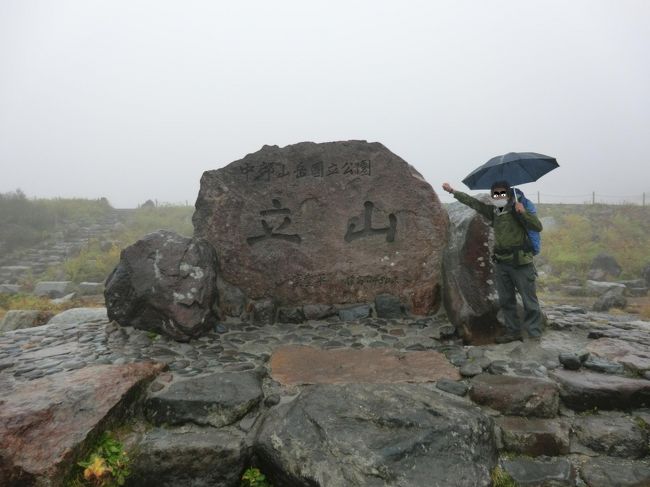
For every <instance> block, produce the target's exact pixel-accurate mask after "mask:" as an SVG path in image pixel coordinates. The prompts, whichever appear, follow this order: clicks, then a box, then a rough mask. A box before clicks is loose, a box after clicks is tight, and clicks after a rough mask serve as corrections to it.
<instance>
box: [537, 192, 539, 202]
mask: <svg viewBox="0 0 650 487" xmlns="http://www.w3.org/2000/svg"><path fill="white" fill-rule="evenodd" d="M537 204H538V205H539V191H538V192H537Z"/></svg>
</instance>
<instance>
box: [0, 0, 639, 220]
mask: <svg viewBox="0 0 650 487" xmlns="http://www.w3.org/2000/svg"><path fill="white" fill-rule="evenodd" d="M649 136H650V2H648V1H646V0H638V1H631V0H611V1H598V0H571V1H566V0H557V1H541V0H540V1H532V0H531V1H521V0H501V1H494V0H490V1H483V0H476V1H462V0H448V1H431V0H429V1H397V0H395V1H378V0H368V1H357V0H347V1H338V0H329V1H305V0H297V1H283V0H273V1H268V0H266V1H234V0H231V1H227V2H226V1H219V0H214V1H207V0H206V1H191V0H188V1H180V0H179V1H163V0H151V1H137V0H130V1H116V0H113V1H110V2H108V1H92V0H77V1H61V0H46V1H30V0H0V192H7V191H12V190H15V189H16V188H21V189H22V190H23V191H25V192H26V193H27V194H28V196H32V197H55V196H63V197H72V196H78V197H88V198H98V197H102V196H104V197H107V198H108V199H109V200H110V202H111V203H112V204H113V206H115V207H118V208H122V207H134V206H136V205H137V204H139V203H142V202H144V201H145V200H147V199H149V198H151V199H158V200H159V201H167V202H183V203H184V202H185V201H188V202H189V204H193V203H194V201H195V199H196V195H197V193H198V189H199V180H200V177H201V174H202V173H203V171H205V170H208V169H215V168H219V167H222V166H224V165H226V164H228V163H229V162H232V161H234V160H237V159H240V158H242V157H243V156H245V155H246V154H248V153H251V152H255V151H257V150H259V149H260V148H261V147H262V145H264V144H270V145H279V146H284V145H287V144H293V143H297V142H302V141H314V142H327V141H334V140H348V139H364V140H368V141H373V142H374V141H377V142H381V143H383V144H384V145H386V146H387V147H388V148H389V149H390V150H392V151H393V152H395V153H396V154H397V155H399V156H400V157H402V158H404V159H405V160H407V161H408V162H409V163H411V164H412V165H414V166H415V167H416V168H417V169H418V170H419V171H420V172H421V173H422V174H423V175H424V177H425V178H426V179H427V181H429V183H431V185H432V186H433V187H434V189H435V190H436V192H437V193H438V194H439V195H440V196H441V198H442V199H443V201H449V197H448V196H447V195H445V194H444V193H443V192H442V191H441V189H440V186H441V184H442V183H443V182H444V181H449V182H450V183H451V184H452V186H455V187H457V189H463V190H465V189H466V188H465V187H464V186H463V185H462V183H461V182H460V181H461V180H462V178H463V177H464V176H466V175H467V174H468V173H469V172H470V171H471V170H473V169H474V168H475V167H476V166H478V165H480V164H482V163H483V162H485V161H487V160H488V159H490V158H491V157H493V156H495V155H498V154H503V153H506V152H510V151H531V152H541V153H544V154H548V155H552V156H555V157H556V158H557V159H558V162H559V163H560V168H559V169H557V170H555V171H554V172H553V173H550V174H549V175H547V176H546V177H544V178H543V179H542V180H540V181H539V182H537V183H532V184H529V185H525V186H522V188H521V189H523V190H524V191H525V192H526V193H528V194H529V195H535V194H536V192H537V191H540V192H541V194H542V201H544V200H545V196H544V195H573V196H572V198H569V197H565V198H563V200H564V201H565V202H576V203H577V202H582V201H585V200H587V199H590V198H591V196H590V193H591V192H592V191H596V193H597V194H602V195H611V196H619V195H620V196H628V195H629V197H630V198H632V197H635V195H639V196H638V197H637V200H638V201H640V194H641V193H642V192H644V191H645V192H647V193H648V201H650V158H649V157H648V150H647V149H648V145H649V142H648V141H649V140H650V137H649ZM548 199H550V198H547V200H548ZM556 199H557V198H556Z"/></svg>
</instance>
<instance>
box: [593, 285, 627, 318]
mask: <svg viewBox="0 0 650 487" xmlns="http://www.w3.org/2000/svg"><path fill="white" fill-rule="evenodd" d="M624 291H625V288H624V287H623V288H622V289H621V288H616V289H610V290H609V291H607V292H606V293H605V294H603V295H602V296H600V297H599V298H598V299H597V300H596V302H595V303H594V306H593V309H594V311H601V312H604V311H609V310H610V309H611V308H619V309H624V308H625V306H627V299H626V298H625V296H623V292H624Z"/></svg>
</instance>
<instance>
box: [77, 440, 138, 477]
mask: <svg viewBox="0 0 650 487" xmlns="http://www.w3.org/2000/svg"><path fill="white" fill-rule="evenodd" d="M129 464H130V459H129V456H128V455H127V453H126V451H124V446H123V445H122V443H120V442H119V441H117V440H115V439H114V438H113V437H112V436H111V435H109V434H107V433H104V434H103V435H102V436H101V438H100V439H99V442H98V444H97V447H96V448H95V449H94V450H93V452H92V453H91V454H90V455H89V456H88V458H87V459H86V460H84V461H82V462H79V463H78V465H79V467H81V468H82V469H83V471H82V472H81V473H80V475H78V476H77V477H76V478H75V479H74V480H73V482H72V483H71V484H70V485H85V486H93V487H116V486H120V485H124V483H125V482H126V478H127V477H128V476H129V474H130V473H131V472H130V470H129Z"/></svg>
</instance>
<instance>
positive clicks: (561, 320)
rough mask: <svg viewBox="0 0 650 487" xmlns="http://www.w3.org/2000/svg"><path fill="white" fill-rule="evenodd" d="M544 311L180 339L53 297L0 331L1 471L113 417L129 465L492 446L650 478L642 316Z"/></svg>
mask: <svg viewBox="0 0 650 487" xmlns="http://www.w3.org/2000/svg"><path fill="white" fill-rule="evenodd" d="M545 311H546V313H547V315H548V318H549V323H548V328H547V330H546V332H545V333H544V336H543V338H542V340H541V341H540V342H534V341H524V342H514V343H509V344H505V345H482V346H463V344H462V342H461V341H460V340H459V339H458V338H457V335H456V330H455V328H454V327H453V326H452V325H450V324H449V323H448V322H447V321H445V320H444V319H436V318H419V319H381V318H373V317H368V318H364V319H360V320H354V321H348V322H343V321H341V320H340V318H339V317H338V316H334V317H332V318H330V319H328V320H323V321H308V322H305V323H302V324H298V325H297V324H292V323H276V324H273V325H259V324H254V323H250V322H241V321H234V320H231V321H229V322H227V323H220V324H219V325H218V326H217V327H216V328H215V329H214V330H212V331H211V332H210V333H209V334H207V335H205V336H203V337H201V338H199V339H198V340H195V341H192V342H190V343H179V342H176V341H174V340H171V339H168V338H165V337H164V336H160V335H153V334H151V333H147V332H145V331H141V330H137V329H134V328H130V327H121V326H118V325H117V324H116V323H114V322H109V321H108V319H107V318H106V316H105V310H101V309H100V310H83V309H81V310H70V311H66V312H64V313H62V314H61V315H58V316H56V317H54V318H53V319H52V320H51V321H50V323H48V324H47V325H44V326H40V327H35V328H27V329H21V330H16V331H12V332H7V333H5V334H4V335H2V336H1V337H0V369H1V372H0V384H2V389H3V391H5V394H3V399H2V410H1V412H0V425H1V428H0V444H1V445H2V449H1V451H2V452H3V453H2V462H0V465H1V466H2V468H1V471H0V472H1V473H0V478H2V479H3V482H2V484H3V485H59V482H60V479H62V478H64V476H65V475H66V474H67V473H68V472H69V471H70V469H71V468H72V466H73V464H72V463H71V461H70V460H71V459H72V458H74V457H75V455H79V453H80V452H83V451H85V449H87V448H88V447H89V446H90V443H92V438H95V437H96V436H97V434H98V433H99V432H100V431H103V430H105V429H106V428H110V429H113V430H120V431H121V432H122V433H121V434H122V436H123V439H124V440H125V442H126V444H127V445H128V448H129V450H130V451H133V452H135V453H134V454H133V462H134V463H133V468H132V470H133V474H132V476H131V477H130V480H129V482H130V485H149V483H151V484H154V483H155V484H157V485H206V486H207V485H211V486H214V485H223V486H236V485H238V482H239V480H238V479H239V477H240V475H241V473H242V471H243V470H244V469H245V468H246V467H247V466H249V465H258V466H259V467H260V468H261V469H262V470H263V471H264V472H267V474H268V475H269V476H270V478H271V479H272V481H274V482H275V485H296V486H299V485H305V486H306V485H310V486H311V485H323V486H324V485H399V486H407V485H410V486H414V485H422V486H424V485H436V486H437V485H439V486H443V485H458V486H464V485H467V486H470V485H472V486H474V485H491V484H490V482H491V481H490V472H492V471H493V470H494V468H495V467H497V466H500V467H501V468H503V469H504V470H505V471H506V472H508V473H509V474H510V475H511V476H512V477H513V478H514V479H515V480H516V482H517V485H566V486H576V485H588V486H591V487H601V486H602V487H605V486H612V485H630V486H631V485H647V484H648V483H650V465H648V462H647V456H648V453H649V452H648V434H649V433H650V432H649V430H648V424H647V423H648V422H650V409H647V407H648V406H650V402H649V401H650V381H649V380H648V378H649V377H650V372H649V371H650V354H649V353H648V345H649V344H650V322H646V321H640V320H638V319H637V317H636V316H633V315H623V314H617V315H608V314H605V313H597V312H592V311H586V310H584V309H582V308H579V307H571V306H556V307H545ZM314 364H318V365H317V366H316V365H314ZM314 372H317V373H314ZM72 391H74V392H73V393H71V392H72ZM84 404H86V405H87V406H84ZM91 405H92V407H90V406H91ZM45 418H50V420H45ZM51 418H56V421H51ZM120 427H121V429H120ZM26 432H29V434H26ZM154 479H155V480H154Z"/></svg>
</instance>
